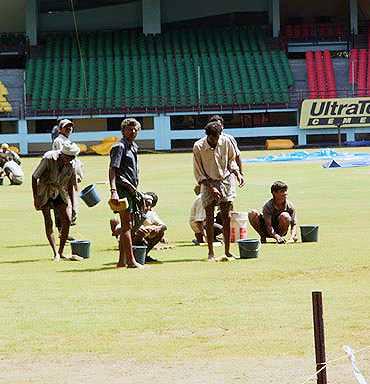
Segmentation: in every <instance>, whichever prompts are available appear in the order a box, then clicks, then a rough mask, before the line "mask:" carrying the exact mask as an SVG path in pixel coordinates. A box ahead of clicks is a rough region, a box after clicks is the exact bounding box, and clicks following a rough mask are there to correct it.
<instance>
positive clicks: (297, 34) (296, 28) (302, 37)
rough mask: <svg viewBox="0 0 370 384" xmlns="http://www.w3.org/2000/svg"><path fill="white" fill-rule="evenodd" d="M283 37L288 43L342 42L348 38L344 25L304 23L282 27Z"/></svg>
mask: <svg viewBox="0 0 370 384" xmlns="http://www.w3.org/2000/svg"><path fill="white" fill-rule="evenodd" d="M281 36H282V38H283V39H285V40H287V41H314V40H316V41H328V40H331V41H342V40H344V39H346V37H347V31H346V28H345V25H344V24H343V23H318V24H313V23H303V24H293V25H292V24H286V25H283V26H282V29H281Z"/></svg>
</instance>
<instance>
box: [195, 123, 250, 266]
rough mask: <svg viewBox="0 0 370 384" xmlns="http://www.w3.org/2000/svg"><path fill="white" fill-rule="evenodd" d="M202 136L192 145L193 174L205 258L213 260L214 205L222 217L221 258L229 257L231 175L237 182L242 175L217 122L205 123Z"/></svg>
mask: <svg viewBox="0 0 370 384" xmlns="http://www.w3.org/2000/svg"><path fill="white" fill-rule="evenodd" d="M205 131H206V135H207V136H206V137H204V138H202V139H200V140H198V141H197V142H196V143H195V144H194V147H193V167H194V176H195V179H196V181H197V183H198V184H199V185H200V186H201V192H202V204H203V207H204V209H205V211H206V233H207V244H208V260H209V261H217V259H216V258H215V254H214V251H213V236H214V233H213V223H214V209H215V206H216V205H219V206H220V210H221V215H222V219H223V235H224V242H225V255H224V256H223V257H222V258H221V260H225V261H227V260H231V259H233V258H234V257H233V255H232V254H231V253H230V211H231V207H232V202H233V201H234V199H235V196H236V191H235V176H236V178H237V179H238V182H239V185H242V183H243V179H242V178H241V175H240V173H239V168H238V165H237V164H236V162H235V157H236V151H235V148H234V146H233V144H232V142H231V141H230V139H229V138H228V137H226V136H225V135H222V126H221V124H220V123H219V122H211V123H208V124H207V125H206V127H205Z"/></svg>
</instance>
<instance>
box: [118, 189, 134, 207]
mask: <svg viewBox="0 0 370 384" xmlns="http://www.w3.org/2000/svg"><path fill="white" fill-rule="evenodd" d="M117 193H118V197H119V198H120V199H123V198H125V197H126V198H127V201H128V207H127V212H130V213H133V212H135V210H136V200H135V197H134V195H133V194H132V193H129V192H128V191H127V190H126V189H123V188H120V187H119V186H117Z"/></svg>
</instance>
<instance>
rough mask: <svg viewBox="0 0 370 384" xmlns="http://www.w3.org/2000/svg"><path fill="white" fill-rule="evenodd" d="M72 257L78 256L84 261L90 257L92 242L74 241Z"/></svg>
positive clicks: (72, 243) (72, 242)
mask: <svg viewBox="0 0 370 384" xmlns="http://www.w3.org/2000/svg"><path fill="white" fill-rule="evenodd" d="M71 249H72V255H78V256H81V257H83V258H84V259H88V258H89V257H90V241H89V240H73V241H71Z"/></svg>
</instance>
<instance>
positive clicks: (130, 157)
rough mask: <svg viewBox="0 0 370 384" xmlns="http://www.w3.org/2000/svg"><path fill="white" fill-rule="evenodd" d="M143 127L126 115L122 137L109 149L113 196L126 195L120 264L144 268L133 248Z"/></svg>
mask: <svg viewBox="0 0 370 384" xmlns="http://www.w3.org/2000/svg"><path fill="white" fill-rule="evenodd" d="M140 128H141V125H140V123H139V122H138V121H137V120H136V119H133V118H130V119H125V120H123V121H122V123H121V132H122V139H121V140H120V141H119V142H118V143H117V144H116V145H114V146H113V147H112V149H111V151H110V165H109V182H110V192H111V200H112V201H113V202H114V203H118V200H119V199H121V198H124V197H126V198H127V200H128V204H129V206H128V208H127V210H124V211H120V212H119V215H120V221H121V228H122V229H121V234H120V237H119V260H118V263H117V268H123V267H127V268H141V267H142V265H141V264H139V263H137V262H136V260H135V257H134V253H133V250H132V234H131V230H132V228H133V216H134V215H133V214H134V212H136V210H137V203H136V198H137V195H138V191H137V186H138V184H139V177H138V176H139V170H138V163H137V152H138V146H137V144H136V143H135V139H136V136H137V134H138V133H139V131H140Z"/></svg>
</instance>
